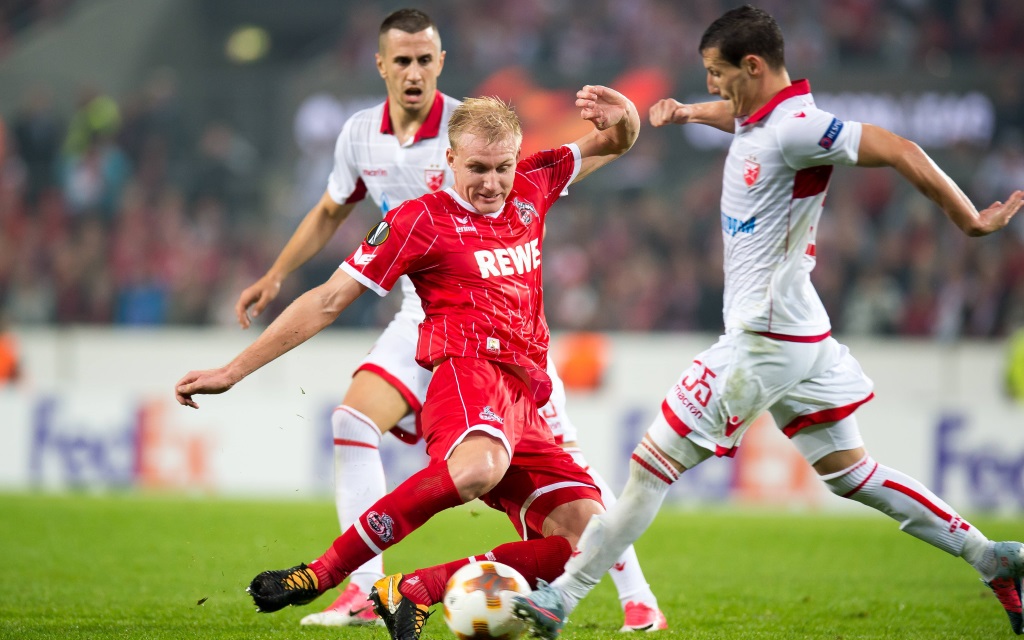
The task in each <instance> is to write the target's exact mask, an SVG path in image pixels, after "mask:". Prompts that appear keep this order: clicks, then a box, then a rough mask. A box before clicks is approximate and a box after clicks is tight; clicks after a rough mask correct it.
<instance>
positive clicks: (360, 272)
mask: <svg viewBox="0 0 1024 640" xmlns="http://www.w3.org/2000/svg"><path fill="white" fill-rule="evenodd" d="M576 105H577V106H578V107H579V108H580V110H581V116H582V117H583V118H584V119H586V120H589V121H590V122H592V123H593V124H594V130H593V131H591V132H590V133H588V134H587V135H585V136H583V137H582V138H580V139H579V140H577V141H576V142H574V143H572V144H568V145H565V146H563V147H560V148H558V149H555V150H549V151H544V152H541V153H538V154H535V155H533V156H530V157H529V158H526V159H525V160H522V161H520V158H519V155H520V145H521V141H522V132H521V129H520V124H519V121H518V118H516V116H515V114H514V113H513V112H512V111H511V110H510V109H509V108H508V107H507V106H506V105H504V104H503V103H502V102H501V101H499V100H496V99H490V98H483V99H473V100H467V101H466V102H465V103H463V104H462V105H461V106H459V107H458V108H457V109H456V110H455V112H454V113H453V114H452V116H451V119H450V121H449V123H448V136H449V141H450V143H451V149H450V150H449V151H448V154H447V161H448V165H449V167H450V168H451V170H452V172H453V175H454V186H453V187H452V188H449V189H446V190H444V191H441V192H437V193H432V194H428V195H425V196H422V197H420V198H416V199H414V200H410V201H408V202H406V203H404V204H402V205H401V206H399V207H397V208H396V209H394V210H392V211H390V212H388V214H387V215H386V216H385V218H384V220H383V221H382V222H380V223H378V224H377V225H376V226H375V227H374V228H373V229H372V230H371V231H370V233H368V234H367V236H366V239H365V241H364V242H363V244H362V245H361V246H360V247H359V248H358V249H357V250H356V251H355V252H354V253H353V254H352V255H351V256H349V258H348V259H347V260H346V261H345V262H344V263H343V264H342V266H341V268H339V269H338V271H336V272H335V274H334V275H333V276H332V277H331V278H330V279H329V280H328V281H327V282H326V283H324V284H323V285H320V286H319V287H316V288H314V289H312V290H310V291H308V292H306V293H305V294H303V295H302V296H300V297H299V298H297V299H296V300H295V301H294V302H293V303H292V304H291V305H289V307H288V308H287V309H285V311H284V312H282V314H281V315H280V316H279V317H278V318H277V319H276V320H275V321H274V322H273V323H272V324H271V325H270V326H269V327H268V328H267V330H266V331H265V332H264V333H263V334H262V335H261V336H260V337H259V338H258V339H257V340H256V341H255V342H254V343H253V344H252V345H250V346H249V347H248V348H246V349H245V350H244V351H243V352H242V353H241V354H239V355H238V356H237V357H236V358H235V359H234V360H232V361H231V362H230V363H229V364H227V365H226V366H224V367H221V368H219V369H212V370H206V371H193V372H189V373H188V374H186V375H185V376H184V377H183V378H182V379H181V380H180V381H179V382H178V384H177V386H176V397H177V400H178V402H179V403H181V404H183V405H186V406H191V407H197V406H198V405H197V404H196V403H195V402H194V400H193V396H194V395H197V394H211V393H223V392H225V391H227V390H228V389H230V388H231V387H232V386H234V385H235V384H236V383H238V382H239V381H240V380H241V379H242V378H244V377H245V376H246V375H248V374H250V373H252V372H253V371H255V370H256V369H258V368H259V367H261V366H263V365H264V364H266V363H268V362H270V361H272V360H273V359H275V358H277V357H278V356H280V355H282V354H283V353H285V352H287V351H289V350H290V349H292V348H294V347H296V346H298V345H299V344H301V343H302V342H304V341H305V340H307V339H309V338H310V337H312V336H313V335H315V334H316V333H317V332H319V331H320V330H321V329H323V328H324V327H326V326H328V325H329V324H330V323H331V322H333V321H334V319H335V318H337V317H338V315H339V314H340V313H341V312H342V311H343V310H344V309H345V308H346V307H347V306H348V305H349V304H351V302H352V301H353V300H355V298H356V297H358V296H359V295H360V294H362V293H363V291H365V290H366V289H373V290H374V291H375V292H376V293H378V294H381V295H383V294H385V293H387V291H388V290H389V289H390V288H391V286H393V285H394V284H395V283H396V282H397V280H398V278H399V276H401V275H403V274H407V275H409V276H410V278H411V279H412V281H413V284H414V285H415V287H416V291H417V293H418V294H419V295H420V298H421V299H422V302H423V309H424V312H425V315H426V318H425V320H424V321H423V323H422V324H421V325H420V332H419V340H418V346H417V354H416V359H417V362H419V363H420V364H421V365H422V366H423V367H425V368H428V369H430V370H432V371H433V378H432V381H431V383H430V387H429V388H428V391H427V398H426V402H425V403H424V406H423V412H422V414H421V422H422V430H423V435H424V439H425V440H426V443H427V453H428V454H429V455H430V457H431V464H429V465H428V466H427V468H425V469H423V470H422V471H420V472H419V473H417V474H415V475H413V476H412V477H411V478H409V479H408V480H406V481H405V482H404V483H402V484H401V485H399V486H398V487H397V488H396V489H395V490H394V491H392V492H391V493H390V494H388V495H386V496H384V497H383V498H382V499H381V500H379V501H378V502H377V503H375V504H374V505H373V506H372V507H370V508H369V509H368V510H367V511H366V512H365V513H364V514H363V515H362V516H361V517H360V518H359V519H358V521H357V522H356V523H355V524H354V525H353V526H352V527H350V528H349V529H348V530H346V531H345V533H343V534H342V535H341V536H340V537H339V538H338V539H337V540H335V542H334V544H333V545H332V546H331V547H330V548H328V549H327V551H326V552H325V553H324V554H323V555H321V556H320V557H319V558H317V559H316V560H314V561H313V562H312V563H311V564H310V565H309V566H308V567H307V566H306V565H304V564H303V565H298V566H296V567H293V568H291V569H285V570H281V571H268V572H264V573H262V574H260V575H258V576H257V577H256V578H255V579H254V580H253V582H252V584H251V585H250V593H251V594H252V596H253V599H254V600H255V602H256V604H257V606H258V607H259V608H260V610H262V611H276V610H278V609H281V608H283V607H285V606H287V605H290V604H305V603H308V602H310V601H312V600H313V599H314V598H316V597H317V596H318V595H319V594H321V593H323V592H324V591H325V590H327V589H329V588H331V587H332V586H334V585H337V584H338V583H340V582H341V581H342V580H344V579H345V577H346V576H347V575H348V574H349V573H350V572H351V571H352V570H354V569H355V568H356V567H358V566H360V565H361V564H362V563H363V562H365V561H366V560H367V559H368V558H370V557H373V556H374V555H376V554H379V553H381V552H383V551H384V550H385V549H387V548H388V547H390V546H392V545H394V544H396V543H397V542H399V541H400V540H402V539H403V538H404V537H405V536H407V535H408V534H409V533H411V532H412V531H414V530H415V529H416V528H418V527H419V526H421V525H422V524H423V523H425V522H426V521H427V520H428V519H429V518H430V517H432V516H433V515H434V514H435V513H438V512H439V511H442V510H444V509H447V508H450V507H453V506H456V505H459V504H463V503H465V502H467V501H469V500H472V499H475V498H482V499H483V500H484V501H485V502H487V503H488V504H489V505H490V506H492V507H494V508H497V509H500V510H503V511H505V512H506V513H507V514H508V516H509V518H510V520H511V521H512V523H513V525H514V526H515V527H516V529H517V531H518V532H519V533H520V534H521V535H522V537H523V541H521V542H515V543H510V544H508V545H502V547H499V548H498V549H495V550H494V551H493V552H492V554H493V555H494V556H495V559H496V560H497V561H499V562H505V563H506V564H509V565H511V566H513V567H514V568H516V569H517V570H519V571H520V573H522V574H523V575H524V576H525V577H526V578H527V579H528V580H530V581H531V582H532V583H536V581H537V580H539V579H543V580H550V579H552V578H553V577H554V576H557V575H558V573H560V572H561V570H562V567H563V566H564V563H565V561H566V560H567V559H568V557H569V554H570V553H571V551H572V548H573V545H574V544H575V542H576V540H577V539H578V536H579V535H580V533H581V532H582V531H583V528H584V526H585V525H586V523H587V521H588V520H589V519H590V517H591V516H593V515H595V514H597V513H600V512H602V511H603V508H602V506H601V501H600V493H599V491H598V490H597V488H596V487H594V485H593V482H592V480H591V479H590V477H589V476H588V475H587V474H586V472H585V471H584V470H583V469H581V468H580V467H579V466H578V465H576V464H575V463H574V462H573V461H572V458H571V457H570V456H569V454H567V453H566V452H564V451H563V450H562V449H561V448H559V447H558V446H557V445H556V444H555V443H554V439H553V438H552V436H551V432H550V430H549V429H547V428H546V426H545V424H544V422H543V420H542V419H541V418H540V416H539V414H538V412H537V405H538V403H543V402H545V401H546V400H547V398H548V396H549V395H550V393H551V381H550V378H549V377H548V375H547V373H546V372H545V364H546V361H547V348H548V338H549V335H548V328H547V324H546V322H545V320H544V314H543V288H542V279H541V266H542V255H543V252H542V247H543V229H544V219H545V216H546V215H547V211H548V209H549V208H550V206H551V205H552V204H553V203H554V202H555V201H556V200H557V199H558V197H559V196H560V195H561V194H562V193H563V192H564V191H565V189H566V187H568V185H569V184H571V183H573V182H575V181H577V180H580V179H582V178H584V177H585V176H587V175H589V174H590V173H592V172H593V171H595V170H596V169H598V168H600V167H601V166H603V165H605V164H608V163H609V162H611V161H612V160H614V159H616V158H618V157H619V156H621V155H622V154H623V153H625V152H626V151H627V150H628V149H629V148H630V147H631V146H632V144H633V142H634V141H635V140H636V136H637V133H638V131H639V126H640V121H639V116H638V115H637V113H636V108H635V107H634V106H633V104H632V103H631V102H630V101H629V100H628V99H627V98H626V97H625V96H623V95H621V94H620V93H618V92H616V91H614V90H612V89H609V88H607V87H600V86H586V87H584V88H583V89H581V90H580V91H579V92H577V99H576ZM443 566H447V565H443ZM452 571H454V569H453V570H452ZM406 583H409V584H406ZM437 584H440V586H441V588H442V589H443V584H444V582H443V581H442V580H440V579H438V580H436V581H435V584H433V585H427V584H424V581H423V580H421V579H419V576H417V580H415V581H413V580H407V581H403V580H402V577H401V576H400V575H398V576H389V577H386V578H384V579H382V580H381V581H379V582H378V583H377V586H375V588H374V590H373V593H372V597H373V598H374V600H375V605H376V609H377V612H378V614H380V615H381V616H382V617H383V618H384V621H385V623H386V624H387V625H388V628H389V631H390V632H391V634H392V636H393V637H395V638H398V637H402V638H407V637H408V638H416V637H418V636H419V632H420V630H421V628H422V624H423V621H424V620H425V618H426V609H427V604H428V603H429V602H430V601H432V600H433V601H436V599H437V595H436V590H437V586H436V585H437ZM403 587H405V589H404V590H403ZM421 590H422V592H420V591H421Z"/></svg>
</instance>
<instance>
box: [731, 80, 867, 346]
mask: <svg viewBox="0 0 1024 640" xmlns="http://www.w3.org/2000/svg"><path fill="white" fill-rule="evenodd" d="M810 91H811V87H810V83H809V82H807V81H806V80H797V81H796V82H794V83H793V84H792V85H790V86H789V87H787V88H785V89H783V90H782V91H780V92H779V93H778V94H777V95H776V96H775V97H774V98H772V99H771V100H770V101H769V102H768V103H767V104H766V105H765V106H764V107H762V108H761V109H759V110H758V111H757V112H756V113H754V114H753V115H751V116H749V117H747V118H741V119H737V121H736V134H735V136H734V137H733V141H732V145H731V146H730V147H729V155H728V157H727V159H726V161H725V175H724V177H723V179H722V211H721V214H722V234H723V237H724V241H725V305H724V310H723V311H724V315H725V328H726V330H727V331H728V330H732V329H741V330H745V331H754V332H758V333H763V334H766V335H769V336H775V337H780V338H783V339H785V338H787V337H789V338H801V339H804V340H813V339H816V338H823V337H825V336H826V335H828V333H829V331H830V329H831V324H830V323H829V319H828V315H827V314H826V312H825V307H824V305H823V304H822V303H821V299H820V298H819V297H818V293H817V292H816V291H815V290H814V286H813V285H812V284H811V271H812V270H813V269H814V264H815V254H816V251H815V234H816V231H817V228H818V220H819V218H820V217H821V209H822V205H823V204H824V201H825V194H826V191H827V190H828V184H829V179H830V177H831V175H832V165H836V164H840V165H853V164H855V163H856V162H857V152H858V148H859V146H860V137H861V124H860V123H859V122H850V121H847V122H843V121H841V120H839V119H838V118H836V117H835V116H833V115H832V114H831V113H828V112H826V111H822V110H821V109H818V108H817V107H816V106H815V105H814V98H813V97H812V96H811V93H810Z"/></svg>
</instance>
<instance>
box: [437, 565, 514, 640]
mask: <svg viewBox="0 0 1024 640" xmlns="http://www.w3.org/2000/svg"><path fill="white" fill-rule="evenodd" d="M517 593H524V594H525V593H530V585H529V584H527V583H526V578H524V577H523V576H522V575H521V574H520V573H519V572H518V571H516V570H515V569H513V568H512V567H510V566H508V565H505V564H501V563H500V562H472V563H470V564H467V565H466V566H464V567H462V568H461V569H459V570H458V571H456V572H455V574H454V575H453V576H452V577H451V579H450V580H448V586H447V587H446V588H445V593H444V621H445V622H446V623H448V628H449V629H451V630H452V631H453V632H454V633H455V635H456V636H458V637H459V638H460V639H461V640H481V639H483V638H494V639H497V640H514V639H515V638H518V637H519V636H521V635H522V634H523V631H525V630H526V626H525V625H524V624H523V623H522V621H520V620H519V619H517V618H516V617H515V616H513V615H512V597H513V596H515V595H516V594H517Z"/></svg>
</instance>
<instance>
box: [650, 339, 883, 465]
mask: <svg viewBox="0 0 1024 640" xmlns="http://www.w3.org/2000/svg"><path fill="white" fill-rule="evenodd" d="M873 388H874V383H873V382H872V381H871V379H870V378H868V377H867V376H866V375H864V372H863V370H861V368H860V364H859V363H858V362H857V360H856V359H854V357H853V356H851V355H850V350H849V349H847V348H846V347H845V346H843V345H841V344H839V343H838V342H836V340H835V339H833V338H831V337H829V338H826V339H824V340H821V341H818V342H790V341H785V340H777V339H773V338H767V337H764V336H761V335H758V334H756V333H750V332H747V331H731V332H729V333H727V334H726V335H724V336H722V337H721V338H719V340H718V342H717V343H715V345H714V346H712V347H711V348H710V349H707V350H706V351H704V352H703V353H701V354H700V355H699V356H697V357H696V358H695V359H694V361H693V364H691V365H690V368H689V369H687V370H686V371H684V372H683V375H682V376H680V378H679V380H678V381H677V382H676V383H675V384H674V385H673V386H672V388H671V389H669V392H668V395H667V396H666V397H665V401H664V402H663V403H662V407H661V409H662V410H661V416H659V419H657V420H655V424H654V425H652V427H651V430H650V431H649V433H650V434H651V437H652V438H654V441H655V443H658V445H659V446H661V445H662V444H665V445H666V446H669V447H671V443H672V440H674V439H675V438H679V437H684V438H689V439H690V440H692V441H693V442H694V443H696V444H698V445H700V446H701V447H704V448H706V449H709V450H711V451H713V452H714V453H715V455H718V456H732V455H735V453H736V447H738V446H739V444H740V441H741V440H742V438H743V434H744V433H745V432H746V430H747V429H748V428H749V427H750V425H751V424H752V423H753V422H754V419H755V418H757V416H758V415H760V414H761V413H762V412H764V411H766V410H767V411H769V412H770V413H771V414H772V417H773V418H774V419H775V424H776V425H778V427H779V429H781V430H782V432H783V433H785V434H786V435H787V436H789V437H793V435H794V434H795V433H797V432H799V431H800V430H801V429H805V428H807V427H810V426H813V425H817V424H825V423H830V422H838V421H840V420H842V419H843V418H845V417H847V416H849V415H851V414H852V413H853V412H854V411H855V410H856V409H857V407H859V406H860V405H862V404H864V403H865V402H867V401H868V400H870V399H871V398H872V397H874V394H873V393H872V389H873ZM659 441H660V442H659Z"/></svg>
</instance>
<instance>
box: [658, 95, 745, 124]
mask: <svg viewBox="0 0 1024 640" xmlns="http://www.w3.org/2000/svg"><path fill="white" fill-rule="evenodd" d="M649 117H650V120H651V126H652V127H662V126H665V125H666V124H706V125H708V126H709V127H714V128H716V129H721V130H722V131H725V132H726V133H733V132H734V131H735V130H736V119H735V118H734V117H733V113H732V103H731V102H729V101H728V100H712V101H710V102H696V103H694V104H683V103H682V102H679V101H678V100H673V99H672V98H663V99H661V100H658V101H657V102H655V103H654V106H652V107H651V110H650V113H649Z"/></svg>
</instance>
